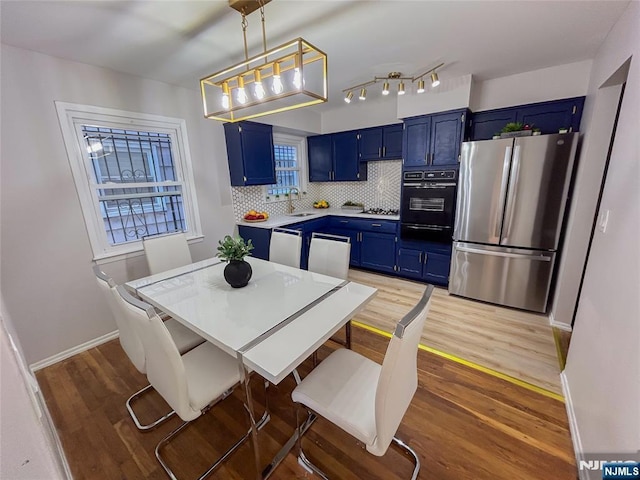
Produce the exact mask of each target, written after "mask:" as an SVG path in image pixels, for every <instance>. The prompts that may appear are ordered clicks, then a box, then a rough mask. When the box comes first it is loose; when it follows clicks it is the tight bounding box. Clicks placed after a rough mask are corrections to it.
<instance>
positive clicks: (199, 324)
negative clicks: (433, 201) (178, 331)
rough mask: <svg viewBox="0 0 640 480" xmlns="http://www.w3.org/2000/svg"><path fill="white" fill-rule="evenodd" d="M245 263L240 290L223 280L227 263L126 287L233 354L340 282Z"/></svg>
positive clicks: (260, 263) (203, 265)
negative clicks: (246, 275)
mask: <svg viewBox="0 0 640 480" xmlns="http://www.w3.org/2000/svg"><path fill="white" fill-rule="evenodd" d="M247 261H248V262H249V263H250V264H251V267H252V269H253V275H252V277H251V281H250V282H249V284H248V285H247V286H246V287H243V288H232V287H231V286H230V285H229V284H227V282H226V281H225V279H224V277H223V271H224V267H225V266H226V263H217V264H213V265H211V264H210V265H209V266H206V265H207V263H206V262H207V261H205V262H200V263H199V264H193V265H191V266H190V267H191V270H192V271H189V267H181V268H180V269H175V270H170V271H168V272H165V273H163V274H161V275H160V276H158V275H154V276H151V277H147V278H145V279H142V280H138V281H133V282H129V283H128V284H127V286H128V287H129V288H133V289H135V291H136V293H137V294H138V295H139V296H140V297H141V298H142V299H143V300H145V301H147V302H148V303H150V304H151V305H154V306H155V307H157V308H159V309H160V310H162V311H163V312H166V313H168V314H169V315H170V316H171V317H173V318H175V319H176V320H178V321H179V322H181V323H183V324H184V325H185V326H187V327H188V328H190V329H192V330H194V331H195V332H197V333H198V334H200V335H201V336H202V337H204V338H205V339H206V340H208V341H210V342H212V343H213V344H215V345H217V346H218V347H219V348H222V349H223V350H225V351H226V352H227V353H229V354H232V355H235V354H236V353H238V352H241V353H242V351H243V349H246V348H247V347H248V346H249V345H250V344H251V343H252V342H254V341H255V340H256V339H257V338H258V337H260V336H261V335H263V334H265V333H266V332H268V331H269V330H271V329H273V328H274V327H276V326H278V325H279V324H280V323H281V322H283V321H285V320H287V319H288V318H289V317H291V316H293V315H294V314H296V313H298V312H300V311H301V310H303V309H304V308H305V307H308V306H309V305H311V304H313V303H314V302H316V301H317V300H318V299H320V297H322V296H323V295H325V294H327V293H329V292H331V291H332V290H333V289H334V288H335V287H338V286H339V285H341V284H342V283H344V282H343V281H342V280H340V279H337V278H333V277H328V276H326V275H321V274H317V273H312V272H308V271H306V270H299V269H296V268H291V267H287V266H285V265H279V264H276V263H272V262H267V261H265V260H260V259H257V258H250V257H249V258H247ZM209 263H212V262H211V261H210V262H209ZM185 270H186V272H185ZM162 278H164V279H162ZM372 290H373V291H374V292H375V290H374V289H372Z"/></svg>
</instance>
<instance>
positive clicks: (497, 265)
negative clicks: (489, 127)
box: [449, 133, 578, 312]
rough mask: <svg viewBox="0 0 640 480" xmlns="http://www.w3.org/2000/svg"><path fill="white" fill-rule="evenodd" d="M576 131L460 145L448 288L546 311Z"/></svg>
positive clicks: (464, 293) (485, 299)
mask: <svg viewBox="0 0 640 480" xmlns="http://www.w3.org/2000/svg"><path fill="white" fill-rule="evenodd" d="M577 143H578V133H566V134H554V135H540V136H531V137H518V138H510V139H500V140H484V141H478V142H465V143H463V144H462V157H461V162H460V177H459V183H458V199H457V210H456V220H455V227H454V233H453V239H454V242H453V256H452V261H451V272H450V278H449V292H450V293H452V294H455V295H460V296H463V297H469V298H474V299H477V300H483V301H486V302H491V303H497V304H499V305H506V306H510V307H516V308H522V309H524V310H532V311H535V312H545V310H546V307H547V300H548V296H549V288H550V286H551V277H552V275H553V270H554V265H555V259H556V254H557V249H558V243H559V240H560V231H561V228H562V221H563V218H564V211H565V206H566V203H567V194H568V190H569V183H570V180H571V173H572V170H573V163H574V157H575V153H576V147H577Z"/></svg>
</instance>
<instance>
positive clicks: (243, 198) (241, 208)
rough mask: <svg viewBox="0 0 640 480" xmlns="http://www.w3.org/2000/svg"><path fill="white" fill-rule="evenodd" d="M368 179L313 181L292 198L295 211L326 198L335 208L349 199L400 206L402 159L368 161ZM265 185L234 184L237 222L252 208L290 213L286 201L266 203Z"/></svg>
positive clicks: (372, 205)
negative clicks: (239, 185) (305, 190)
mask: <svg viewBox="0 0 640 480" xmlns="http://www.w3.org/2000/svg"><path fill="white" fill-rule="evenodd" d="M367 169H368V170H367V178H368V180H367V181H366V182H314V183H307V193H306V194H301V195H300V198H299V199H296V198H295V195H294V197H293V200H292V203H293V205H294V206H295V208H296V210H298V211H300V210H309V209H311V208H313V202H316V201H318V200H326V201H327V202H329V205H331V206H332V207H340V206H341V205H342V204H343V203H344V202H346V201H347V200H351V201H352V202H360V203H363V204H364V208H365V209H367V208H384V209H399V208H400V185H401V179H402V161H401V160H387V161H381V162H369V163H368V164H367ZM262 189H263V187H261V186H256V187H231V196H232V200H233V213H234V216H235V219H236V221H240V220H242V217H243V216H244V214H245V213H246V212H247V211H248V210H251V209H254V210H258V211H261V212H262V211H266V212H269V215H284V214H286V213H287V202H286V201H282V202H270V203H265V201H264V194H263V193H262V192H263V190H262Z"/></svg>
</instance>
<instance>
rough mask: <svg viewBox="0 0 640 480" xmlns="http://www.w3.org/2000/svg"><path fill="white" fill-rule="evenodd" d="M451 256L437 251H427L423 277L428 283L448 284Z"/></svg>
mask: <svg viewBox="0 0 640 480" xmlns="http://www.w3.org/2000/svg"><path fill="white" fill-rule="evenodd" d="M450 263H451V256H450V255H449V256H447V255H442V254H439V253H427V254H426V261H425V268H424V270H423V273H424V275H423V276H424V279H425V280H427V281H428V282H429V283H435V284H437V285H448V283H449V265H450Z"/></svg>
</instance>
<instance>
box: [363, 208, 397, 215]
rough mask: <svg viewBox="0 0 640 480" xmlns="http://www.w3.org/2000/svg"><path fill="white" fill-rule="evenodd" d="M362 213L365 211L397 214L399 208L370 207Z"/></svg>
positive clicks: (374, 213)
mask: <svg viewBox="0 0 640 480" xmlns="http://www.w3.org/2000/svg"><path fill="white" fill-rule="evenodd" d="M362 213H366V214H369V215H398V213H399V210H396V209H392V208H370V209H369V210H365V211H364V212H362Z"/></svg>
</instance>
